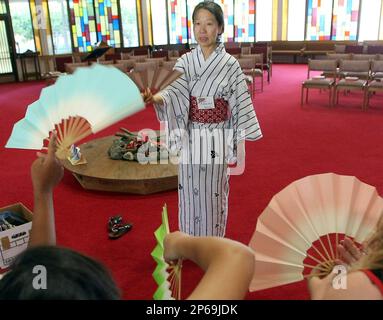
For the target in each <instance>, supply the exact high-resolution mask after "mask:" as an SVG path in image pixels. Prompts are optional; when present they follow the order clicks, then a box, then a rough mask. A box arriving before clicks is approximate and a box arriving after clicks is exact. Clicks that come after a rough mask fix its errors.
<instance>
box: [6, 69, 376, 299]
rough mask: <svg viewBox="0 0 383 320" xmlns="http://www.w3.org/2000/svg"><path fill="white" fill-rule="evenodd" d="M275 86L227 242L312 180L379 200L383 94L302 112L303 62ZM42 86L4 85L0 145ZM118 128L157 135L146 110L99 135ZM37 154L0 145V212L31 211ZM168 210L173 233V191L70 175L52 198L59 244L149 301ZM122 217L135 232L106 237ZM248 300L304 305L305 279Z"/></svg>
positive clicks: (266, 100) (277, 73)
mask: <svg viewBox="0 0 383 320" xmlns="http://www.w3.org/2000/svg"><path fill="white" fill-rule="evenodd" d="M273 69H274V70H273V77H272V81H271V84H270V85H265V87H264V92H263V93H259V94H257V95H256V97H255V105H256V111H257V114H258V118H259V121H260V123H261V126H262V130H263V134H264V138H263V139H262V140H260V141H258V142H255V143H247V145H246V146H247V148H246V152H247V158H246V170H245V173H244V175H242V176H234V177H232V178H231V190H230V199H229V221H228V230H227V237H229V238H232V239H236V240H239V241H241V242H243V243H246V244H247V243H248V242H249V240H250V238H251V235H252V233H253V231H254V228H255V225H256V220H257V217H258V215H259V214H260V213H261V212H262V210H263V209H264V208H265V207H266V205H267V203H268V202H269V201H270V199H271V197H272V196H273V195H274V194H275V193H277V192H278V191H279V190H281V189H282V188H283V187H285V186H286V185H287V184H289V183H291V182H292V181H294V180H297V179H299V178H302V177H304V176H307V175H310V174H317V173H323V172H335V173H338V174H347V175H355V176H357V177H358V178H359V179H361V180H362V181H364V182H366V183H368V184H371V185H374V186H376V187H377V188H378V191H379V192H380V193H381V194H382V193H383V148H382V145H383V129H382V123H383V106H382V105H383V104H382V103H383V97H382V96H380V97H379V95H377V96H376V97H373V98H372V100H371V105H372V108H371V109H370V110H368V111H367V112H363V111H361V110H360V108H359V106H360V105H361V103H362V96H361V95H360V94H358V93H355V94H351V95H350V96H347V97H344V96H343V95H341V97H340V103H341V104H340V105H339V106H337V107H336V108H335V109H329V108H328V107H327V97H328V96H327V93H322V94H320V93H319V92H318V91H315V90H312V91H311V93H310V100H309V102H310V104H309V105H305V106H304V108H303V109H302V108H301V107H300V104H299V103H300V101H299V99H300V83H301V81H302V80H303V79H304V78H305V77H306V70H307V67H306V66H304V65H275V66H274V68H273ZM43 86H44V84H43V83H29V84H5V85H0V115H1V119H2V125H1V126H0V145H1V146H4V145H5V143H6V141H7V139H8V137H9V135H10V132H11V129H12V126H13V124H14V123H15V122H16V121H17V120H19V119H20V118H22V117H23V116H24V113H25V109H26V107H27V105H28V104H29V103H31V102H33V101H34V100H36V99H38V96H39V93H40V90H41V88H43ZM120 126H123V127H125V128H128V129H131V130H139V129H142V128H144V127H146V128H153V129H157V128H159V125H158V124H157V121H156V118H155V115H154V112H153V110H151V109H150V108H147V109H146V110H145V111H144V112H141V113H139V114H137V115H135V116H133V117H131V118H128V119H126V120H124V121H122V122H121V123H119V124H117V125H115V126H113V127H111V128H109V129H107V130H104V131H103V132H101V133H99V134H98V135H97V136H92V137H90V138H89V139H94V138H95V137H101V136H105V135H111V134H114V133H115V132H116V131H117V130H118V128H119V127H120ZM34 158H35V152H33V151H25V150H8V149H7V150H6V149H4V148H3V147H0V170H1V171H0V172H1V184H0V185H1V186H0V192H1V200H0V206H5V205H8V204H11V203H14V202H22V203H24V204H25V205H27V206H28V207H29V208H31V209H32V206H33V200H32V188H31V187H32V186H31V182H30V177H29V167H30V164H31V162H32V161H33V159H34ZM164 203H167V204H168V207H169V213H170V224H171V229H172V230H175V229H176V228H177V192H176V191H172V192H165V193H162V194H156V195H151V196H133V195H126V194H110V193H102V192H89V191H85V190H84V189H82V187H81V186H80V185H79V184H78V183H77V181H76V180H75V179H74V177H72V176H71V174H69V173H66V174H65V177H64V179H63V181H62V183H61V184H60V186H59V187H58V188H57V190H56V192H55V207H56V224H57V235H58V242H59V244H61V245H64V246H68V247H71V248H73V249H76V250H78V251H80V252H82V253H85V254H88V255H90V256H92V257H95V258H98V259H100V260H101V261H102V262H104V263H105V264H106V265H107V266H108V267H109V268H110V270H111V271H112V273H113V275H114V277H115V279H116V281H117V283H118V285H119V286H120V288H121V289H122V291H123V293H124V298H126V299H151V297H152V294H153V292H154V291H155V289H156V287H155V284H154V282H153V280H152V278H151V273H152V271H153V270H154V267H155V264H154V262H153V261H152V259H151V257H150V252H151V250H152V249H153V248H154V245H155V241H154V237H153V231H154V230H155V229H156V228H157V226H158V225H159V223H160V213H161V208H162V205H163V204H164ZM116 214H121V215H123V217H124V218H125V219H126V220H128V221H131V222H132V223H133V224H134V227H133V229H132V231H131V232H130V233H128V234H127V235H125V236H124V237H122V238H120V239H118V240H114V241H112V240H108V239H107V233H106V222H107V219H108V217H109V216H111V215H116ZM201 274H202V273H201V271H200V270H199V269H198V268H197V267H195V266H194V265H192V264H191V263H186V264H185V268H184V273H183V292H184V294H185V295H187V294H188V293H190V291H191V290H192V288H193V287H194V286H195V284H196V283H197V282H198V279H199V277H200V276H201ZM247 298H248V299H307V298H308V294H307V289H306V285H305V283H304V282H301V283H296V284H292V285H288V286H284V287H280V288H275V289H270V290H265V291H262V292H257V293H250V294H249V295H248V297H247Z"/></svg>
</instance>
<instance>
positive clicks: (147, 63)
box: [65, 56, 176, 73]
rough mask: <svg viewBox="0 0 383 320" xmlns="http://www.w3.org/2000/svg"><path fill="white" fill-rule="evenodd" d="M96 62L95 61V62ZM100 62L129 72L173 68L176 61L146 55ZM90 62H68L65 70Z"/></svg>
mask: <svg viewBox="0 0 383 320" xmlns="http://www.w3.org/2000/svg"><path fill="white" fill-rule="evenodd" d="M93 63H95V62H93ZM98 63H100V64H103V65H112V66H113V67H116V68H118V69H120V70H121V71H122V72H129V71H131V70H132V69H135V70H138V71H142V70H146V69H150V68H152V69H154V68H157V67H164V68H166V69H173V67H174V65H175V63H176V61H175V60H172V61H166V60H165V59H164V58H147V57H144V56H140V57H139V56H136V59H126V60H116V61H113V60H101V61H98ZM88 65H89V63H88V62H77V63H66V64H65V72H67V73H73V72H74V71H75V70H76V69H77V68H79V67H86V66H88Z"/></svg>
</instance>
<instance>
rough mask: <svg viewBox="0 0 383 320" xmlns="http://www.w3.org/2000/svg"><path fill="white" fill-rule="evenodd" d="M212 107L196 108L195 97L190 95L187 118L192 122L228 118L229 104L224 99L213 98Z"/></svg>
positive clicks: (216, 120) (218, 120)
mask: <svg viewBox="0 0 383 320" xmlns="http://www.w3.org/2000/svg"><path fill="white" fill-rule="evenodd" d="M214 105H215V108H214V109H207V110H204V109H198V103H197V99H196V97H192V96H190V109H189V119H190V120H191V121H193V122H201V123H219V122H224V121H226V120H228V119H229V114H230V112H229V104H228V102H227V101H226V100H224V99H222V98H219V99H214Z"/></svg>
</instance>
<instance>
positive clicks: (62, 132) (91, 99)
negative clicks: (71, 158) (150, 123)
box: [5, 64, 144, 159]
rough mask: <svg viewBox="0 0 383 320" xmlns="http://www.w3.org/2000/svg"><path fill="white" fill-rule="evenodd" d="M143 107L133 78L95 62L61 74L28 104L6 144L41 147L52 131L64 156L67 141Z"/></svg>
mask: <svg viewBox="0 0 383 320" xmlns="http://www.w3.org/2000/svg"><path fill="white" fill-rule="evenodd" d="M143 108H144V102H143V100H142V96H141V94H140V92H139V90H138V88H137V86H136V85H135V84H134V82H133V81H132V80H131V79H130V78H129V77H128V76H126V75H125V74H124V73H123V72H121V71H120V70H118V69H116V68H114V67H111V66H103V65H99V64H95V65H93V66H91V67H86V68H79V69H77V70H76V72H75V73H74V74H73V75H66V76H61V77H59V79H58V80H57V82H56V83H55V84H54V85H53V86H49V87H47V88H44V89H43V90H42V92H41V95H40V98H39V100H37V101H36V102H34V103H32V104H31V105H29V106H28V108H27V111H26V114H25V117H24V118H23V119H21V120H20V121H18V122H17V123H16V124H15V125H14V127H13V130H12V134H11V136H10V138H9V140H8V142H7V144H6V146H5V147H6V148H20V149H37V150H39V149H42V148H43V145H44V140H46V139H48V137H49V133H50V132H51V131H52V130H56V131H57V141H58V150H57V156H58V157H59V158H61V159H64V158H66V157H67V155H68V152H69V148H70V147H71V145H72V144H74V143H76V142H78V141H80V140H81V139H83V138H85V137H86V136H88V135H90V134H91V133H96V132H98V131H100V130H102V129H104V128H106V127H108V126H110V125H112V124H114V123H116V122H118V121H120V120H122V119H124V118H125V117H127V116H129V115H132V114H133V113H135V112H138V111H140V110H142V109H143Z"/></svg>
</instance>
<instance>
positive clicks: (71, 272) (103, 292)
mask: <svg viewBox="0 0 383 320" xmlns="http://www.w3.org/2000/svg"><path fill="white" fill-rule="evenodd" d="M36 266H38V267H40V268H42V267H43V268H45V269H44V270H46V280H47V281H46V288H43V287H40V288H39V287H38V288H36V285H35V283H36V282H38V281H36V277H38V274H39V273H37V274H36V272H35V273H33V272H34V270H35V271H36V269H34V268H35V267H36ZM40 270H41V269H40ZM34 280H35V281H34ZM117 299H120V292H119V290H118V288H117V286H116V284H115V282H114V280H113V278H112V276H111V275H110V273H109V272H108V270H107V269H106V268H105V267H104V266H103V265H102V264H101V263H99V262H97V261H96V260H94V259H91V258H89V257H87V256H84V255H82V254H80V253H77V252H75V251H73V250H70V249H66V248H61V247H56V246H41V247H33V248H29V249H27V250H26V251H24V252H23V253H22V254H21V255H20V256H19V257H18V258H17V259H16V261H15V263H14V264H13V266H12V268H11V271H10V272H9V273H7V274H6V275H5V276H4V278H3V279H2V280H0V300H117Z"/></svg>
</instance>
